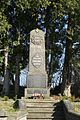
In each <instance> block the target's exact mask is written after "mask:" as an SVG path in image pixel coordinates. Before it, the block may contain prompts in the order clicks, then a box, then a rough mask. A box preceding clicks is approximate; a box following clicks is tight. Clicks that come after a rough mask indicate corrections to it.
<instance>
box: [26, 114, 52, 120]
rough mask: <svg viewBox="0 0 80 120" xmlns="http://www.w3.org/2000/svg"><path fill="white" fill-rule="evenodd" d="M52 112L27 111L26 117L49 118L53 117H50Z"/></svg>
mask: <svg viewBox="0 0 80 120" xmlns="http://www.w3.org/2000/svg"><path fill="white" fill-rule="evenodd" d="M52 114H53V113H50V112H37V113H36V112H31V113H28V116H27V118H28V119H30V118H34V119H43V118H44V119H50V118H53V117H52Z"/></svg>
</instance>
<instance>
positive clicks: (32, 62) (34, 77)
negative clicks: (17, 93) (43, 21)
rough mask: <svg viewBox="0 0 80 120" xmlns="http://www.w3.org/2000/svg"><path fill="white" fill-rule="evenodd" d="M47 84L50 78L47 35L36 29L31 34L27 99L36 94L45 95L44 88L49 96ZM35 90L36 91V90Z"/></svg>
mask: <svg viewBox="0 0 80 120" xmlns="http://www.w3.org/2000/svg"><path fill="white" fill-rule="evenodd" d="M47 82H48V78H47V73H46V70H45V34H44V32H43V31H42V30H39V29H34V30H32V31H31V33H30V52H29V72H28V79H27V89H25V97H26V95H28V94H34V93H35V92H36V93H38V92H39V93H44V91H45V90H43V88H46V95H47ZM32 88H33V89H32ZM35 88H36V91H35V90H34V89H35ZM38 88H40V89H38ZM30 89H31V90H30ZM42 90H43V91H42Z"/></svg>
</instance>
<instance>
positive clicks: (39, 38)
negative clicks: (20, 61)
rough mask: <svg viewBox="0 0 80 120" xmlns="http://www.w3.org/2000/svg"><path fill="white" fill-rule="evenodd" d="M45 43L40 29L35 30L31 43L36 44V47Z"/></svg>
mask: <svg viewBox="0 0 80 120" xmlns="http://www.w3.org/2000/svg"><path fill="white" fill-rule="evenodd" d="M42 41H43V37H42V35H40V33H39V29H36V30H35V34H33V35H32V36H31V42H32V43H33V44H34V45H40V44H41V43H42Z"/></svg>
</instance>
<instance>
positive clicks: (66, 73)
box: [61, 37, 72, 95]
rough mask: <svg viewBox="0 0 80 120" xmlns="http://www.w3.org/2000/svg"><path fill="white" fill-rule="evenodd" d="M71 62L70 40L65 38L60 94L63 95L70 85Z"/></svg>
mask: <svg viewBox="0 0 80 120" xmlns="http://www.w3.org/2000/svg"><path fill="white" fill-rule="evenodd" d="M71 60H72V40H71V39H69V38H68V37H67V39H66V50H65V60H64V66H63V75H62V90H61V94H62V95H64V94H65V90H68V87H69V86H70V83H71V74H70V73H71Z"/></svg>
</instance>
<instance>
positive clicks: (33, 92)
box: [25, 88, 50, 97]
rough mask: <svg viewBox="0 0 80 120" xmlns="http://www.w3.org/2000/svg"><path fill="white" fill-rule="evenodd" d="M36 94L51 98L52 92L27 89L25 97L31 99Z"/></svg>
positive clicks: (46, 89)
mask: <svg viewBox="0 0 80 120" xmlns="http://www.w3.org/2000/svg"><path fill="white" fill-rule="evenodd" d="M36 93H38V94H42V95H43V96H44V97H49V96H50V90H49V89H48V88H25V97H31V96H33V94H36Z"/></svg>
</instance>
